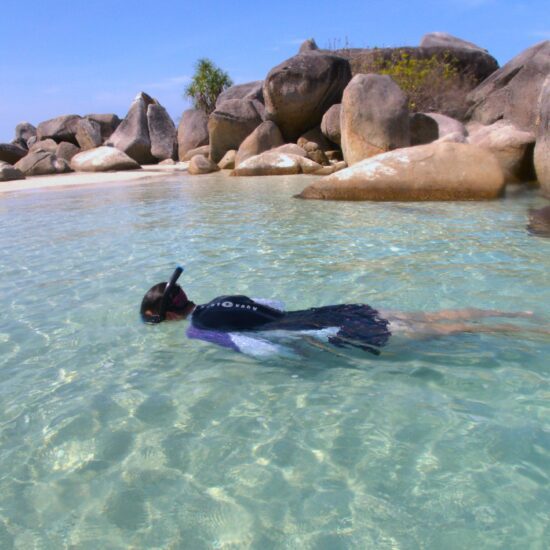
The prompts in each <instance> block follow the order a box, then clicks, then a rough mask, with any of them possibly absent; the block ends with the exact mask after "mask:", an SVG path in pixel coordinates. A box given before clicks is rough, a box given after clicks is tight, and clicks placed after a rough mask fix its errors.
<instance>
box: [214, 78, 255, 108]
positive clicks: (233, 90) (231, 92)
mask: <svg viewBox="0 0 550 550" xmlns="http://www.w3.org/2000/svg"><path fill="white" fill-rule="evenodd" d="M228 99H256V100H257V101H260V102H261V103H263V102H264V81H263V80H255V81H254V82H246V83H245V84H235V85H234V86H230V87H229V88H226V89H225V90H224V91H223V92H222V93H221V94H220V95H219V96H218V99H216V108H217V107H218V106H220V105H221V104H222V103H223V102H224V101H227V100H228Z"/></svg>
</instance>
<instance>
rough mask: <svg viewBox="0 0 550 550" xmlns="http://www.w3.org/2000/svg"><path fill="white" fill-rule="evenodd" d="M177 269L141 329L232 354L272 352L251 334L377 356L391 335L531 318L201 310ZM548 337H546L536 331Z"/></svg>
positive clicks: (268, 307)
mask: <svg viewBox="0 0 550 550" xmlns="http://www.w3.org/2000/svg"><path fill="white" fill-rule="evenodd" d="M182 272H183V268H182V267H178V268H176V270H175V271H174V273H173V275H172V277H171V278H170V281H169V282H168V283H166V282H163V283H158V284H156V285H155V286H153V287H151V288H150V289H149V290H148V291H147V293H146V294H145V296H144V297H143V300H142V302H141V308H140V313H141V317H142V319H143V321H145V322H146V323H160V322H162V321H173V320H181V319H186V318H187V317H188V316H189V315H191V325H190V327H189V329H188V330H187V336H188V337H189V338H197V339H200V340H205V341H208V342H212V343H215V344H218V345H220V346H223V347H228V348H231V349H234V350H236V351H245V352H249V351H253V350H256V351H258V350H260V351H262V350H263V351H265V352H266V353H269V352H273V351H275V347H274V346H273V345H272V344H271V343H269V342H267V341H266V340H264V339H262V338H258V337H255V335H254V334H253V333H266V332H272V333H274V332H275V331H277V333H281V332H284V333H287V334H288V333H290V334H302V335H307V336H313V337H315V338H317V339H319V340H324V341H325V342H328V343H330V344H332V345H333V346H336V347H345V346H352V347H355V348H359V349H362V350H364V351H367V352H369V353H372V354H375V355H379V354H380V348H382V347H384V346H385V345H386V344H387V343H388V341H389V339H390V336H392V334H396V333H401V334H404V335H407V336H413V337H417V338H418V337H433V336H442V335H450V334H458V333H467V332H470V333H471V332H489V333H491V332H521V331H523V330H525V329H523V328H522V327H519V326H516V325H507V324H504V325H493V326H486V325H478V324H474V323H467V322H464V321H473V320H478V319H483V318H488V317H531V316H532V315H533V314H532V313H531V312H517V313H513V312H510V313H507V312H502V311H497V310H482V309H475V308H468V309H460V310H442V311H438V312H431V313H430V312H429V313H422V312H418V313H405V312H395V311H387V310H376V309H373V308H372V307H371V306H369V305H366V304H339V305H330V306H324V307H317V308H310V309H305V310H298V311H284V309H283V307H282V306H281V304H280V303H278V302H274V301H270V300H263V299H252V298H248V297H247V296H241V295H235V296H233V295H227V296H219V297H217V298H215V299H214V300H212V301H210V302H208V303H207V304H203V305H196V304H195V303H194V302H192V301H191V300H189V299H188V298H187V295H186V294H185V292H184V290H183V289H182V288H181V287H180V286H179V285H178V284H177V280H178V279H179V277H180V275H181V273H182ZM537 332H542V333H544V334H547V333H548V331H545V330H541V331H537Z"/></svg>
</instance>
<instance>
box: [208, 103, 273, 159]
mask: <svg viewBox="0 0 550 550" xmlns="http://www.w3.org/2000/svg"><path fill="white" fill-rule="evenodd" d="M263 114H264V107H263V105H262V104H261V103H260V102H259V101H256V100H255V99H228V100H227V101H224V102H223V103H222V104H221V105H220V106H219V107H217V108H216V110H215V111H214V112H213V113H212V114H211V115H210V119H209V120H208V135H209V139H210V158H211V159H212V160H213V161H214V162H220V160H221V159H222V158H223V156H224V155H225V153H227V151H230V150H231V149H237V150H238V149H239V147H240V146H241V143H242V142H243V141H244V140H245V139H246V137H247V136H248V135H249V134H250V133H252V132H253V131H254V130H255V129H256V128H257V127H258V126H259V125H260V124H261V123H262V120H263Z"/></svg>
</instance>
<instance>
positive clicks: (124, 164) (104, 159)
mask: <svg viewBox="0 0 550 550" xmlns="http://www.w3.org/2000/svg"><path fill="white" fill-rule="evenodd" d="M71 168H72V169H73V170H74V171H75V172H108V171H110V170H136V169H139V168H141V166H140V165H139V164H138V163H137V162H136V161H135V160H134V159H132V158H130V157H129V156H128V155H127V154H126V153H123V152H122V151H119V150H118V149H116V148H115V147H105V146H103V147H98V148H97V149H90V150H88V151H83V152H82V153H78V154H77V155H75V156H74V157H73V158H72V159H71Z"/></svg>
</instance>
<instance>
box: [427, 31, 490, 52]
mask: <svg viewBox="0 0 550 550" xmlns="http://www.w3.org/2000/svg"><path fill="white" fill-rule="evenodd" d="M420 47H421V48H433V47H436V48H447V49H449V50H457V49H458V50H478V51H482V52H486V51H487V50H485V49H483V48H480V47H479V46H477V45H476V44H474V43H472V42H467V41H466V40H462V38H457V37H456V36H453V35H452V34H447V33H446V32H430V33H428V34H425V35H424V36H423V37H422V40H421V41H420Z"/></svg>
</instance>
